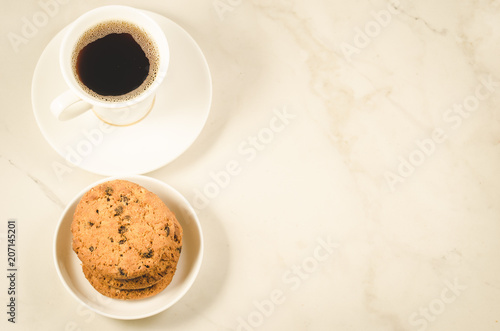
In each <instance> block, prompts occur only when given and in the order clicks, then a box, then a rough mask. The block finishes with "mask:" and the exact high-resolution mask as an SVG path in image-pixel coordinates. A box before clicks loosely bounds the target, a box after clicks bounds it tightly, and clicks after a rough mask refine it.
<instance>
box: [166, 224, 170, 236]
mask: <svg viewBox="0 0 500 331" xmlns="http://www.w3.org/2000/svg"><path fill="white" fill-rule="evenodd" d="M165 232H166V233H167V237H168V236H169V235H170V227H169V226H168V225H167V226H166V227H165Z"/></svg>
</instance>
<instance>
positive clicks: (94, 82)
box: [72, 20, 160, 102]
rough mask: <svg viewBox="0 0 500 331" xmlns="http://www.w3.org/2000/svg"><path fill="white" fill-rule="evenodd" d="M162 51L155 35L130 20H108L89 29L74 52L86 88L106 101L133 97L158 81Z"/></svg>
mask: <svg viewBox="0 0 500 331" xmlns="http://www.w3.org/2000/svg"><path fill="white" fill-rule="evenodd" d="M159 62H160V59H159V52H158V48H157V46H156V44H155V42H154V41H153V40H152V38H151V37H150V36H149V35H148V34H147V33H146V32H145V31H144V30H143V29H141V28H140V27H138V26H136V25H135V24H132V23H130V22H126V21H119V20H115V21H106V22H102V23H100V24H98V25H96V26H94V27H92V28H90V29H89V30H87V31H86V32H85V33H84V34H83V36H82V37H80V39H79V40H78V42H77V44H76V46H75V48H74V50H73V54H72V68H73V73H74V75H75V77H76V78H77V81H78V83H79V85H80V86H81V87H82V89H83V90H84V91H85V92H86V93H88V94H89V95H91V96H92V97H94V98H96V99H98V100H101V101H106V102H121V101H127V100H131V99H133V98H135V97H137V96H138V95H140V94H141V93H143V92H144V91H146V90H147V89H148V88H149V87H150V86H151V84H152V83H153V82H154V80H155V78H156V75H157V72H158V67H159Z"/></svg>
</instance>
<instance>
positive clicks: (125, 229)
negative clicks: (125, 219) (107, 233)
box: [118, 225, 127, 234]
mask: <svg viewBox="0 0 500 331" xmlns="http://www.w3.org/2000/svg"><path fill="white" fill-rule="evenodd" d="M125 232H127V227H126V226H125V225H122V226H120V227H119V228H118V233H119V234H122V233H125Z"/></svg>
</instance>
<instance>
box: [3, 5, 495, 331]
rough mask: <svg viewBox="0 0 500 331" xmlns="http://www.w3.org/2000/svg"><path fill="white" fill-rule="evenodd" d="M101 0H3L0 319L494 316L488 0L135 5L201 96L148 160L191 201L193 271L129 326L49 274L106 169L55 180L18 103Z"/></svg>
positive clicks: (442, 325)
mask: <svg viewBox="0 0 500 331" xmlns="http://www.w3.org/2000/svg"><path fill="white" fill-rule="evenodd" d="M118 3H119V4H126V5H136V6H139V3H136V2H134V1H120V2H118V1H106V4H118ZM102 4H103V3H102V2H100V1H95V0H92V1H83V0H64V1H63V0H59V1H56V0H40V1H33V0H29V1H22V2H21V1H18V2H13V1H6V0H2V1H1V2H0V8H1V9H2V10H1V14H0V15H1V17H2V19H1V20H0V21H1V34H2V36H3V38H1V39H0V46H1V49H2V51H1V53H0V63H1V65H0V70H1V80H0V93H1V102H2V109H1V110H0V117H1V120H0V137H1V139H0V173H1V175H0V178H1V185H2V193H1V199H0V206H1V207H0V210H1V218H0V268H1V269H2V275H6V274H7V276H8V272H7V269H8V265H7V245H8V237H7V235H8V234H7V229H8V221H9V220H13V219H15V220H17V226H18V229H17V237H16V240H17V246H16V247H17V251H16V253H17V258H18V260H17V262H18V273H17V278H16V291H17V297H16V298H17V308H16V323H15V325H14V324H12V323H10V322H8V320H7V319H8V317H9V316H8V314H6V312H7V311H8V307H7V306H6V305H7V304H8V300H9V296H8V294H7V291H8V287H9V279H8V278H7V277H5V276H2V277H1V278H0V298H1V299H0V301H1V302H2V307H3V308H2V309H1V314H0V316H2V317H1V318H0V329H2V330H35V329H36V330H110V331H111V330H120V331H122V330H165V329H168V330H218V331H219V330H240V331H251V330H346V331H349V330H372V331H383V330H384V331H385V330H391V331H403V330H404V331H426V330H428V331H441V330H457V331H458V330H460V331H462V330H464V331H465V330H484V331H486V330H500V322H499V320H500V259H499V253H500V241H499V238H500V217H499V216H500V203H499V193H500V176H499V175H498V169H499V168H500V115H499V112H498V109H499V107H500V61H499V55H500V19H499V18H500V1H498V0H478V1H456V0H439V1H430V0H425V1H404V0H399V1H397V0H394V1H381V0H373V1H364V0H361V1H351V2H348V1H339V0H335V1H324V0H323V1H321V0H313V1H304V0H302V1H267V0H254V1H241V0H208V1H201V0H196V1H190V2H186V1H177V0H174V1H168V2H165V1H159V0H157V1H150V0H148V1H144V2H141V4H140V7H141V8H143V9H147V10H151V11H155V12H157V13H159V14H161V15H164V16H166V17H168V18H170V19H171V20H173V21H175V22H177V23H178V24H179V25H181V26H182V27H183V28H184V29H185V30H186V31H188V32H189V33H190V34H191V35H192V36H193V38H194V39H195V40H196V41H197V42H198V44H199V45H200V47H201V49H202V50H203V52H204V54H205V56H206V58H207V61H208V64H209V66H210V70H211V73H212V80H213V102H212V107H211V113H210V116H209V119H208V122H207V124H206V126H205V127H204V129H203V131H202V133H201V135H200V137H199V138H198V139H197V140H196V141H195V143H194V144H193V145H192V146H191V147H190V148H189V149H188V150H187V151H186V152H185V153H184V154H183V155H182V156H181V157H179V158H178V159H176V160H175V161H174V162H172V163H170V164H168V165H166V166H165V167H163V168H161V169H159V170H156V171H154V172H151V173H148V174H147V175H148V176H151V177H154V178H157V179H160V180H162V181H164V182H166V183H168V184H170V185H172V186H173V187H175V188H176V189H177V190H179V191H180V192H181V193H182V194H183V195H184V196H185V197H186V198H187V199H188V200H189V201H190V202H191V203H192V204H193V206H194V207H195V209H196V211H197V213H198V215H199V218H200V220H201V223H202V226H203V231H204V239H205V256H204V260H203V265H202V268H201V271H200V274H199V276H198V278H197V280H196V282H195V284H194V285H193V287H192V288H191V290H190V291H189V292H188V293H187V294H186V296H185V297H184V298H183V299H182V300H180V301H179V302H178V303H177V304H175V305H174V306H173V307H171V308H169V309H168V310H166V311H165V312H163V313H161V314H158V315H155V316H153V317H150V318H147V319H142V320H136V321H120V320H114V319H110V318H106V317H103V316H100V315H98V314H95V313H94V312H92V311H90V310H88V309H87V308H85V307H84V306H82V305H81V304H79V303H78V302H77V301H75V299H74V298H73V297H72V296H71V295H70V294H69V293H68V292H67V291H66V290H65V288H64V287H63V286H62V284H61V282H60V280H59V279H58V277H57V274H56V271H55V268H54V263H53V257H52V241H53V236H54V231H55V226H56V222H57V220H58V218H59V216H60V214H61V212H62V210H63V208H64V207H65V205H66V204H67V203H68V202H69V201H70V200H71V199H72V197H73V196H74V195H75V194H77V192H79V191H80V190H81V189H82V188H84V187H85V186H87V185H89V184H91V183H92V182H94V181H96V180H99V179H102V178H103V177H102V176H100V175H96V174H92V173H89V172H86V171H84V170H80V169H78V168H72V169H71V170H70V171H68V172H66V173H64V174H63V175H60V174H59V175H58V174H57V173H56V172H55V171H54V164H55V163H58V162H59V163H60V162H64V159H63V158H62V157H61V156H59V154H57V153H56V152H55V151H54V150H53V149H52V148H51V147H50V145H49V144H48V143H47V142H46V141H45V139H44V138H43V136H42V134H41V132H40V130H39V128H38V126H37V123H36V121H35V118H34V116H33V110H32V106H31V79H32V75H33V71H34V69H35V66H36V63H37V60H38V58H39V56H40V54H41V53H42V51H43V49H44V47H45V46H46V45H47V44H48V42H49V41H50V40H51V39H52V38H53V37H54V36H55V35H56V34H57V32H58V31H60V30H61V29H62V28H63V27H65V26H66V25H67V24H69V23H71V22H72V21H73V20H74V19H75V18H76V17H78V16H79V15H81V14H82V13H84V12H85V11H87V10H90V9H92V8H94V7H97V6H100V5H102ZM33 23H37V25H36V26H34V29H31V30H30V29H29V24H32V26H33Z"/></svg>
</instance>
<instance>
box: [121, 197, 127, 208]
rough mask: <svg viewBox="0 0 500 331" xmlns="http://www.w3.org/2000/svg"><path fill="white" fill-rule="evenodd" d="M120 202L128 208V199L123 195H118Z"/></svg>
mask: <svg viewBox="0 0 500 331" xmlns="http://www.w3.org/2000/svg"><path fill="white" fill-rule="evenodd" d="M120 202H123V203H124V204H126V205H127V206H128V198H127V197H126V196H124V195H120Z"/></svg>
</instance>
